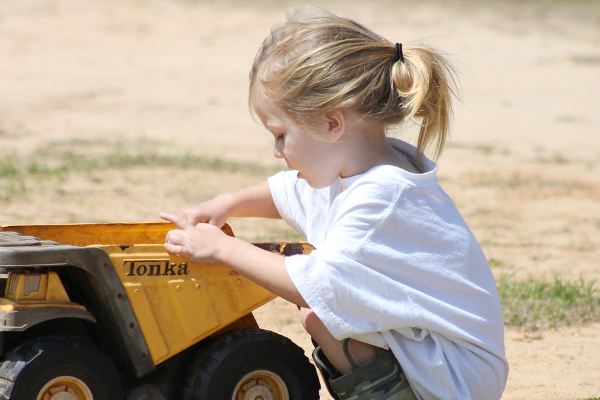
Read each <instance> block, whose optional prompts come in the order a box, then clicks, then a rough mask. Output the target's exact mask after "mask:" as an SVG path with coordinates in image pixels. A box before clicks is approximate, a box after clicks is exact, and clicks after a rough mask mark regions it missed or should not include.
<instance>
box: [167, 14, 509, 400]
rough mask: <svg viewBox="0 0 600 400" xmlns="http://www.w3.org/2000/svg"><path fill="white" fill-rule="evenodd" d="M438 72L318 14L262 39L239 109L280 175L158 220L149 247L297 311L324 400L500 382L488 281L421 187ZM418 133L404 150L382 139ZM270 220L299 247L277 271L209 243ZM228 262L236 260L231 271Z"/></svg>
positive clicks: (294, 19)
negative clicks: (265, 141) (298, 239)
mask: <svg viewBox="0 0 600 400" xmlns="http://www.w3.org/2000/svg"><path fill="white" fill-rule="evenodd" d="M452 84H453V80H452V73H451V69H450V67H449V65H448V64H447V62H446V60H445V59H444V58H443V57H442V56H441V55H440V54H438V53H437V52H435V51H433V50H431V49H429V48H427V47H423V46H406V47H403V46H402V45H401V44H399V43H397V44H394V43H392V42H389V41H388V40H386V39H384V38H382V37H380V36H378V35H377V34H375V33H373V32H372V31H370V30H368V29H366V28H365V27H363V26H361V25H359V24H357V23H356V22H353V21H351V20H348V19H344V18H340V17H338V16H335V15H332V14H330V13H328V12H325V11H323V10H315V9H305V10H301V11H298V12H296V13H293V14H291V15H290V16H289V17H288V20H287V22H286V23H284V24H282V25H280V26H277V27H275V28H274V29H273V30H272V33H271V34H270V35H269V36H268V37H267V38H266V39H265V41H264V42H263V45H262V47H261V48H260V50H259V52H258V54H257V56H256V59H255V62H254V65H253V67H252V71H251V73H250V108H251V110H252V111H253V112H254V114H255V115H257V116H258V118H259V119H260V121H261V122H262V124H263V125H264V126H265V127H266V128H267V129H268V130H269V131H270V132H271V133H272V134H273V137H274V140H275V146H274V149H273V153H274V155H275V157H277V158H282V159H283V160H285V162H286V163H287V165H288V167H289V168H290V169H291V171H288V172H281V173H279V174H277V175H275V176H273V177H271V178H269V179H268V181H267V182H265V183H263V184H259V185H257V186H253V187H250V188H247V189H243V190H240V191H236V192H231V193H225V194H222V195H220V196H218V197H216V198H214V199H213V200H210V201H208V202H205V203H202V204H199V205H196V206H194V207H192V208H190V209H188V210H186V211H185V212H184V215H183V218H180V217H177V216H175V215H172V214H161V217H162V218H163V219H165V220H168V221H171V222H173V223H175V224H176V225H177V227H178V228H179V230H174V231H171V232H169V234H168V236H167V238H166V243H165V247H166V249H167V250H168V251H169V252H171V253H176V254H180V255H182V256H184V257H187V258H189V259H191V260H196V261H201V262H205V263H219V264H225V265H228V266H229V267H231V268H232V269H233V270H235V271H237V272H238V273H240V274H242V275H245V276H246V277H248V278H250V279H252V280H254V281H255V282H257V283H258V284H260V285H262V286H264V287H265V288H267V289H268V290H270V291H272V292H273V293H276V294H277V295H279V296H281V297H283V298H284V299H287V300H289V301H291V302H293V303H294V304H297V305H298V306H299V307H300V310H301V311H300V314H301V321H302V323H303V325H304V327H305V328H306V330H307V331H308V333H309V334H310V335H311V336H312V338H313V339H314V341H315V342H316V343H317V344H318V347H317V350H316V351H315V354H314V358H315V361H316V363H317V365H318V366H319V368H320V369H321V370H322V372H323V374H324V377H325V378H326V379H327V380H328V382H329V384H330V385H331V386H332V389H333V390H334V391H335V392H336V393H337V394H336V396H337V397H339V398H340V399H371V400H372V399H415V398H416V399H461V400H462V399H476V400H485V399H490V400H492V399H496V400H497V399H500V397H501V395H502V392H503V390H504V386H505V384H506V379H507V374H508V364H507V361H506V359H505V356H504V331H503V321H502V314H501V309H500V302H499V299H498V294H497V291H496V286H495V282H494V278H493V276H492V274H491V271H490V268H489V266H488V264H487V261H486V259H485V256H484V254H483V252H482V251H481V249H480V247H479V245H478V243H477V241H476V239H475V238H474V237H473V235H472V233H471V232H470V230H469V229H468V227H467V225H466V224H465V222H464V220H463V219H462V218H461V216H460V214H459V212H458V211H457V210H456V208H455V206H454V205H453V203H452V201H451V200H450V198H449V197H448V196H447V195H446V193H444V191H443V190H442V189H441V188H440V186H439V184H438V182H437V177H436V173H437V165H436V164H435V163H434V162H432V161H430V160H429V159H428V158H427V157H425V156H424V154H423V151H424V150H425V148H426V147H428V146H429V145H433V146H434V147H435V150H436V152H435V155H436V156H438V155H439V153H440V152H441V151H442V149H443V146H444V141H445V139H446V136H447V134H448V130H449V123H450V116H451V96H452V94H453V90H452V88H453V85H452ZM409 120H411V121H418V122H419V124H420V133H419V137H418V142H417V146H416V147H413V146H411V145H409V144H407V143H405V142H402V141H400V140H397V139H392V138H387V137H386V130H387V129H388V128H389V127H390V126H392V125H394V124H398V123H401V122H405V121H409ZM229 217H266V218H283V219H284V220H285V221H287V222H288V223H289V224H290V225H291V226H292V227H293V228H294V229H296V230H297V231H298V232H300V233H301V234H302V235H303V236H305V237H306V239H307V240H308V241H309V242H310V243H312V244H313V245H314V246H315V247H316V250H314V251H313V252H312V253H311V254H310V255H297V256H292V257H287V258H283V257H280V256H278V255H275V254H271V253H269V252H266V251H263V250H260V249H258V248H256V247H254V246H252V245H251V244H249V243H247V242H244V241H242V240H240V239H237V238H232V237H229V236H226V235H224V234H223V233H222V232H221V230H220V229H219V228H218V227H219V226H221V225H222V224H224V223H225V221H226V220H227V219H228V218H229ZM240 254H243V255H244V256H243V257H240V256H239V255H240Z"/></svg>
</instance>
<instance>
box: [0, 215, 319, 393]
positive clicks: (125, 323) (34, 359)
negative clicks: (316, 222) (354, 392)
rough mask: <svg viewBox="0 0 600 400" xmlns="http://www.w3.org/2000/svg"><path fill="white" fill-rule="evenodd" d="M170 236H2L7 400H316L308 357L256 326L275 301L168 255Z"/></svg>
mask: <svg viewBox="0 0 600 400" xmlns="http://www.w3.org/2000/svg"><path fill="white" fill-rule="evenodd" d="M172 228H173V226H172V225H171V224H168V223H140V224H69V225H36V226H34V225H29V226H28V225H24V226H3V227H1V229H0V295H1V296H2V297H1V298H0V353H1V357H0V399H11V400H92V399H93V400H120V399H126V400H180V399H183V400H188V399H198V400H199V399H204V400H313V399H318V398H319V382H318V378H317V375H316V370H315V368H314V367H313V365H312V364H311V363H310V362H309V360H308V358H307V357H306V356H305V354H304V351H303V350H302V349H301V348H300V347H298V346H297V345H295V344H294V343H293V342H292V341H291V340H289V339H288V338H286V337H283V336H281V335H278V334H276V333H273V332H269V331H265V330H261V329H259V327H258V325H257V322H256V320H255V319H254V317H253V315H252V311H253V310H255V309H256V308H258V307H259V306H261V305H263V304H265V303H267V302H268V301H270V300H272V299H273V298H274V297H275V296H274V295H273V294H272V293H270V292H268V291H267V290H265V289H263V288H262V287H260V286H258V285H257V284H255V283H253V282H252V281H250V280H248V279H246V278H244V277H243V276H240V275H239V274H237V273H235V272H234V271H232V270H231V269H229V268H227V267H225V266H222V265H206V264H200V263H195V262H190V261H188V260H186V259H184V258H182V257H179V256H176V255H170V254H168V253H167V252H166V251H165V250H164V247H163V243H164V240H165V236H166V233H167V232H168V231H169V230H170V229H172ZM223 229H224V230H225V232H226V233H228V234H232V233H231V230H230V228H229V227H228V226H225V227H224V228H223ZM257 246H260V247H263V248H264V249H266V250H270V251H273V252H276V253H279V254H282V255H283V256H285V255H291V254H299V253H307V252H310V245H307V244H302V243H266V244H257ZM239 256H240V257H243V256H244V255H243V254H240V255H239Z"/></svg>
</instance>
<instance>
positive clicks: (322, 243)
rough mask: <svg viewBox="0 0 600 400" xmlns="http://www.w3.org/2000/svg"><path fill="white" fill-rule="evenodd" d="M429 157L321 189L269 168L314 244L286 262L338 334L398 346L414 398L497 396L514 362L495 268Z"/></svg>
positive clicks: (284, 208)
mask: <svg viewBox="0 0 600 400" xmlns="http://www.w3.org/2000/svg"><path fill="white" fill-rule="evenodd" d="M389 140H390V143H391V144H392V145H393V146H394V148H396V149H398V150H400V151H403V152H405V153H407V154H409V155H410V156H412V157H414V156H415V153H416V150H415V148H414V147H413V146H411V145H409V144H407V143H405V142H402V141H400V140H397V139H389ZM423 166H424V170H425V172H424V173H422V174H412V173H409V172H407V171H404V170H402V169H400V168H396V167H393V166H389V165H382V166H378V167H375V168H373V169H371V170H370V171H368V172H366V173H364V174H361V175H357V176H353V177H350V178H339V179H338V180H337V181H336V182H335V183H333V184H332V185H331V186H329V187H327V188H323V189H313V188H312V187H310V186H309V185H308V184H307V183H306V181H304V180H302V179H298V178H297V172H296V171H289V172H282V173H279V174H277V175H275V176H273V177H271V178H269V185H270V188H271V192H272V195H273V200H274V201H275V204H276V206H277V209H278V211H279V213H280V214H281V216H282V218H283V219H284V220H286V221H287V222H288V223H289V224H290V225H291V226H292V227H293V228H294V229H296V230H297V231H298V232H299V233H300V234H302V235H303V236H304V237H305V238H306V239H307V241H308V242H310V243H312V244H313V245H314V246H315V247H316V250H315V251H313V252H312V253H311V254H310V255H297V256H292V257H287V258H286V267H287V270H288V273H289V275H290V277H291V279H292V281H293V282H294V284H295V285H296V287H297V289H298V291H299V292H300V293H301V294H302V296H303V298H304V300H305V301H306V302H307V304H308V305H309V306H310V308H311V309H312V310H313V311H314V312H315V313H316V314H317V316H319V318H320V319H321V320H322V321H323V323H324V324H325V326H326V327H327V328H328V330H329V331H330V332H331V333H332V334H333V336H335V337H336V338H337V339H343V338H347V337H352V338H354V339H357V340H360V341H363V342H367V343H371V344H373V345H376V346H379V347H383V348H389V349H391V351H392V352H393V353H394V355H395V356H396V358H397V359H398V361H399V362H400V365H401V367H402V369H403V370H404V372H405V374H406V376H407V378H408V380H409V382H410V383H411V386H412V387H413V390H414V391H415V393H416V395H417V397H418V398H420V399H461V400H463V399H475V400H486V399H490V400H498V399H500V397H501V395H502V392H503V391H504V387H505V385H506V380H507V376H508V363H507V361H506V358H505V355H504V325H503V320H502V311H501V308H500V301H499V298H498V293H497V289H496V285H495V282H494V278H493V275H492V273H491V271H490V268H489V266H488V263H487V260H486V258H485V256H484V254H483V252H482V250H481V248H480V246H479V244H478V243H477V241H476V239H475V238H474V236H473V235H472V233H471V231H470V230H469V228H468V227H467V225H466V223H465V222H464V220H463V218H462V217H461V216H460V214H459V212H458V211H457V209H456V208H455V206H454V204H453V203H452V201H451V200H450V198H449V197H448V195H447V194H446V193H445V192H444V191H443V190H442V189H441V187H440V186H439V184H438V182H437V177H436V172H437V165H436V164H435V163H433V162H432V161H430V160H428V159H426V158H424V159H423Z"/></svg>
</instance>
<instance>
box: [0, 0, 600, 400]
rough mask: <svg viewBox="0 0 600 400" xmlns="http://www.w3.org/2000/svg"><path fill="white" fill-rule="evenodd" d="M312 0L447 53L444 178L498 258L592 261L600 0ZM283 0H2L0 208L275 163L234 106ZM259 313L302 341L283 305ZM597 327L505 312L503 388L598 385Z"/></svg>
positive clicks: (84, 213)
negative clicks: (553, 326)
mask: <svg viewBox="0 0 600 400" xmlns="http://www.w3.org/2000/svg"><path fill="white" fill-rule="evenodd" d="M312 3H313V4H316V5H320V6H323V7H326V8H328V9H330V10H331V11H333V12H337V13H339V14H342V15H345V16H349V17H353V18H356V19H358V20H360V21H361V22H363V23H365V24H366V25H368V26H370V27H372V28H373V29H374V30H376V31H377V32H379V33H381V34H382V35H384V36H386V37H388V38H389V39H390V40H392V41H399V42H403V43H404V44H405V45H410V43H411V42H413V41H416V40H425V41H426V42H427V43H430V44H432V45H434V46H436V47H438V48H441V49H443V50H444V51H446V52H447V53H448V54H449V55H450V57H451V58H452V59H453V60H454V61H455V63H456V66H457V68H458V70H459V75H460V84H461V102H457V104H456V109H455V122H454V125H453V128H454V129H453V136H452V138H451V141H450V143H449V145H448V147H447V150H446V151H445V153H444V155H443V157H442V158H441V159H440V179H441V182H442V184H443V186H444V188H445V189H446V191H447V192H448V193H449V194H450V195H451V197H452V198H453V199H454V200H455V202H456V203H457V205H458V207H459V209H460V210H461V211H462V213H463V215H464V216H465V218H466V220H467V221H468V223H469V224H470V226H471V227H472V229H473V231H474V233H475V235H476V236H477V237H478V239H479V240H480V242H481V244H482V246H483V249H484V251H485V252H486V254H487V256H488V258H489V259H490V260H493V265H494V267H493V268H494V273H496V274H500V273H502V272H510V273H512V272H514V273H516V274H517V276H534V277H540V278H543V277H551V276H552V275H553V274H555V273H556V274H558V275H559V276H563V277H570V278H579V277H583V278H584V279H586V280H592V279H598V278H600V261H599V260H600V116H599V115H600V114H599V113H598V111H597V107H598V105H599V104H600V3H598V2H597V1H576V2H569V1H564V2H562V1H548V2H543V1H539V2H538V1H534V0H531V2H530V3H527V2H526V3H522V2H517V1H514V2H507V3H505V2H491V1H486V0H479V1H467V0H452V1H439V0H438V1H429V0H425V1H420V2H408V1H386V0H374V1H369V2H366V1H363V2H358V1H357V2H354V1H345V2H342V1H340V0H336V1H333V0H332V1H318V0H315V1H313V2H312ZM291 5H297V4H295V3H292V2H286V1H278V2H269V1H267V0H257V1H254V2H244V1H241V0H240V1H237V2H236V1H233V0H231V1H217V0H215V1H201V0H198V1H192V0H189V1H184V0H172V1H157V0H144V1H142V0H119V1H116V0H88V1H81V0H2V1H1V2H0V157H2V159H3V160H4V162H2V163H0V167H1V168H0V225H7V224H18V223H66V222H130V221H133V222H136V221H153V220H157V219H158V212H159V211H173V212H181V211H182V210H183V209H184V208H185V207H186V206H188V205H191V204H193V203H195V202H199V201H202V200H203V199H207V198H210V197H211V196H213V195H215V194H217V193H219V192H221V191H225V190H232V189H235V188H240V187H244V186H246V185H249V184H252V183H255V182H259V181H262V180H264V179H265V178H266V177H267V176H268V175H269V174H271V173H273V172H274V171H276V170H277V169H278V168H283V167H284V165H282V164H280V163H279V162H278V161H276V160H275V159H273V157H271V137H270V135H269V134H267V133H265V132H264V131H263V130H262V129H261V127H260V126H258V125H257V124H256V123H255V122H254V121H253V120H252V119H251V117H250V115H249V113H248V110H247V80H248V71H249V68H250V65H251V63H252V59H253V57H254V53H255V51H256V49H257V48H258V45H259V44H260V42H261V41H262V38H263V37H264V36H265V35H266V34H267V33H268V31H269V29H270V27H271V25H272V24H274V23H277V22H279V21H282V20H283V19H284V17H285V12H286V10H287V8H288V7H289V6H291ZM397 134H398V135H399V136H400V137H403V138H406V139H407V140H412V138H413V131H412V130H411V129H410V128H407V129H404V130H401V131H399V132H398V133H397ZM75 156H77V157H78V158H77V157H75ZM182 159H190V160H191V161H192V162H191V165H190V164H186V163H184V162H182V161H181V160H182ZM67 160H75V161H70V162H67ZM114 160H120V161H119V162H115V161H114ZM136 160H137V163H136ZM207 160H208V161H207ZM194 161H196V162H199V161H203V162H204V164H201V163H198V164H194ZM111 162H112V163H111ZM11 166H12V168H11ZM15 168H16V169H20V170H21V171H25V170H26V171H28V173H29V175H31V176H32V177H34V178H31V179H23V178H22V176H21V177H20V176H19V175H18V174H13V175H11V171H12V172H14V169H15ZM44 171H45V172H44ZM231 225H232V226H233V228H234V230H235V231H236V233H237V235H238V236H241V237H243V238H246V239H248V240H255V241H258V240H277V239H286V240H292V239H297V236H294V234H293V233H291V232H290V230H289V229H288V228H287V227H285V226H284V225H282V224H281V223H279V222H273V221H258V220H246V221H242V220H234V221H231ZM257 317H258V319H259V321H260V323H261V325H262V326H263V327H265V328H267V329H271V330H275V331H277V332H280V333H282V334H284V335H287V336H289V337H290V338H292V339H293V340H294V341H295V342H296V343H298V344H300V345H301V346H303V347H304V348H305V349H306V350H307V353H308V352H309V351H310V348H311V345H310V342H309V340H308V338H307V337H306V335H304V334H303V332H302V328H301V326H300V324H299V323H298V322H297V318H296V309H295V307H294V306H291V305H289V304H286V303H285V302H283V301H282V300H276V301H274V302H272V303H270V304H268V305H266V306H264V307H262V308H261V309H260V310H258V312H257ZM598 328H600V325H599V324H591V325H590V324H588V325H578V326H571V327H564V328H560V329H558V330H543V331H540V332H537V333H535V334H527V333H525V332H522V331H519V330H517V329H514V328H508V329H507V330H506V351H507V355H508V359H509V362H510V364H511V373H510V377H509V381H508V386H507V388H506V391H505V394H504V397H503V398H504V399H506V400H519V399H545V400H555V399H556V400H558V399H585V398H588V397H592V396H600V378H599V376H600V375H599V372H598V371H600V358H599V357H598V354H599V353H600V338H599V337H598V336H599V335H598ZM322 398H323V399H329V397H328V395H327V394H326V393H325V392H323V396H322Z"/></svg>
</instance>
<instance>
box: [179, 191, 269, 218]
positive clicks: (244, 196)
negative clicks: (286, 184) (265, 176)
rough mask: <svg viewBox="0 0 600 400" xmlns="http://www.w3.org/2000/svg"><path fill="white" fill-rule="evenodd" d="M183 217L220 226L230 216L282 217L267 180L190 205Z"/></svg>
mask: <svg viewBox="0 0 600 400" xmlns="http://www.w3.org/2000/svg"><path fill="white" fill-rule="evenodd" d="M183 217H184V218H185V219H186V220H188V221H189V222H191V223H192V224H193V225H196V224H199V223H208V224H211V225H215V226H219V227H220V226H223V224H225V222H227V219H228V218H230V217H257V218H275V219H279V218H281V216H280V215H279V212H278V211H277V208H276V207H275V203H274V202H273V197H272V196H271V189H270V187H269V183H268V182H266V181H265V182H263V183H259V184H258V185H255V186H250V187H248V188H246V189H241V190H237V191H234V192H227V193H223V194H220V195H218V196H217V197H215V198H213V199H212V200H209V201H206V202H204V203H200V204H197V205H195V206H193V207H190V208H188V209H187V210H185V211H184V213H183Z"/></svg>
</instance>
